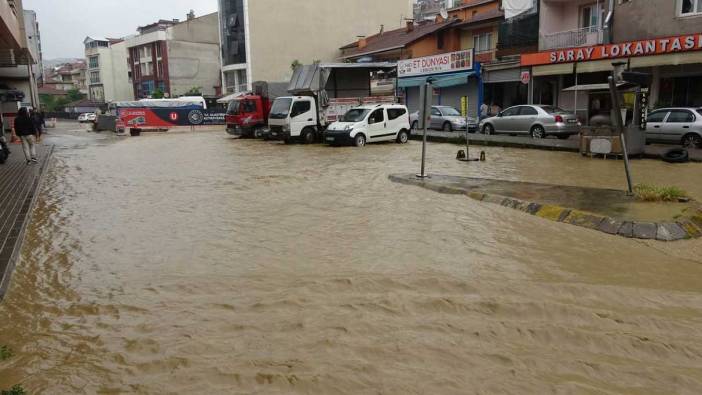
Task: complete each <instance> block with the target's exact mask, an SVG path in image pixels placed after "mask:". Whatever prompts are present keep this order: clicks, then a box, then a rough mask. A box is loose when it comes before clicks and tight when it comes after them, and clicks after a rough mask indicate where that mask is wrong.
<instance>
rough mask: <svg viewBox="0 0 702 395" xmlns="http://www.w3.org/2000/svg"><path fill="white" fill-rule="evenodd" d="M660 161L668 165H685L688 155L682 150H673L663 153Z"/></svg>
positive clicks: (688, 158)
mask: <svg viewBox="0 0 702 395" xmlns="http://www.w3.org/2000/svg"><path fill="white" fill-rule="evenodd" d="M661 159H663V161H664V162H668V163H685V162H687V161H689V160H690V155H689V153H688V152H687V150H686V149H684V148H673V149H669V150H668V151H666V152H664V153H663V155H661Z"/></svg>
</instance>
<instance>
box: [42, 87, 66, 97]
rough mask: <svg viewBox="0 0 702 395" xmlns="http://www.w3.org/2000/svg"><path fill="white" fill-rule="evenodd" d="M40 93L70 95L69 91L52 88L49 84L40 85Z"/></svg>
mask: <svg viewBox="0 0 702 395" xmlns="http://www.w3.org/2000/svg"><path fill="white" fill-rule="evenodd" d="M39 94H40V95H50V96H66V95H68V92H67V91H64V90H61V89H55V88H51V87H48V86H41V87H39Z"/></svg>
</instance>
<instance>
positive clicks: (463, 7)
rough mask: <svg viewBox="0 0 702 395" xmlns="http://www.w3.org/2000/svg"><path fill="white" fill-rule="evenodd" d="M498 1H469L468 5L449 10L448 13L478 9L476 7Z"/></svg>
mask: <svg viewBox="0 0 702 395" xmlns="http://www.w3.org/2000/svg"><path fill="white" fill-rule="evenodd" d="M496 1H497V0H472V1H468V2H467V3H464V4H461V5H459V6H456V7H453V8H449V9H448V11H458V10H464V9H466V8H471V7H476V6H479V5H483V4H488V3H494V2H496Z"/></svg>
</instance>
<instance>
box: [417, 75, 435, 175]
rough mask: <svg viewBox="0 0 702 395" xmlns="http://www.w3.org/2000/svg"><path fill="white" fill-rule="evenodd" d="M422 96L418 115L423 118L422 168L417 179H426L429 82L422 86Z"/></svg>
mask: <svg viewBox="0 0 702 395" xmlns="http://www.w3.org/2000/svg"><path fill="white" fill-rule="evenodd" d="M423 88H424V91H423V93H424V95H420V96H422V100H421V105H422V108H421V111H420V115H421V116H422V117H423V118H422V119H423V122H422V128H423V129H424V135H423V137H422V167H421V172H420V173H419V174H417V178H427V177H428V176H427V173H426V172H425V169H426V166H425V165H426V157H427V129H428V128H429V123H430V122H431V103H432V96H431V95H432V94H433V92H432V86H431V82H429V81H427V82H426V83H425V84H424V87H423Z"/></svg>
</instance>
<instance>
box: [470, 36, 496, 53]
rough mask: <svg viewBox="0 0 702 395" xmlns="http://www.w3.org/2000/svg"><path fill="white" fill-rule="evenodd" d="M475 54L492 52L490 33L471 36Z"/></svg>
mask: <svg viewBox="0 0 702 395" xmlns="http://www.w3.org/2000/svg"><path fill="white" fill-rule="evenodd" d="M473 48H475V53H481V52H490V51H492V33H483V34H478V35H475V36H473Z"/></svg>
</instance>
